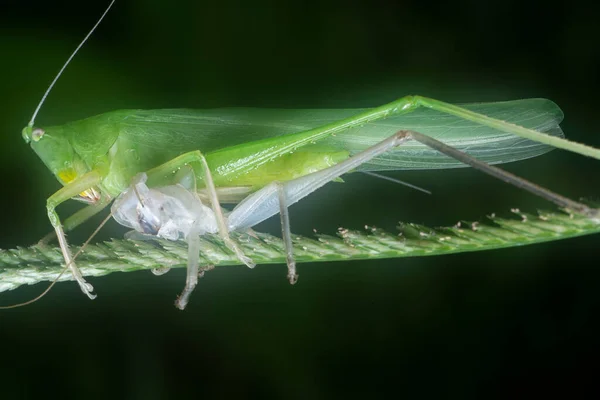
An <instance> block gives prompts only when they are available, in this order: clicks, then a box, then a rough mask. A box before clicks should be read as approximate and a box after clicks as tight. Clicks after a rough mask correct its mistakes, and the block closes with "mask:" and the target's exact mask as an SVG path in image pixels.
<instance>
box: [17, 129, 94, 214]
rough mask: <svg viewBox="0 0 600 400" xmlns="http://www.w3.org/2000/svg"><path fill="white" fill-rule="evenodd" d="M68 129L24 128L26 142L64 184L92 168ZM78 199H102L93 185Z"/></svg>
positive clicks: (90, 200) (92, 201)
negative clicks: (82, 155)
mask: <svg viewBox="0 0 600 400" xmlns="http://www.w3.org/2000/svg"><path fill="white" fill-rule="evenodd" d="M68 129H69V128H68V126H56V127H50V128H47V129H41V128H33V127H32V126H27V127H25V128H24V129H23V138H24V139H25V142H27V143H29V144H30V145H31V148H32V149H33V151H35V153H36V154H37V155H38V157H40V159H41V160H42V161H43V162H44V164H46V167H48V169H49V170H50V171H51V172H52V173H53V174H54V176H56V178H57V179H58V180H59V182H60V183H62V184H63V185H67V184H69V183H71V182H72V181H74V180H75V179H76V178H78V177H80V176H82V175H84V174H85V173H87V172H89V170H90V168H89V167H88V166H87V165H86V163H85V162H84V161H83V160H82V159H81V157H80V156H79V154H78V153H77V152H76V151H75V149H74V148H73V145H72V144H71V142H70V140H69V131H68ZM76 199H77V200H81V201H83V202H86V203H95V202H97V201H98V200H99V199H100V192H99V191H98V189H96V188H93V187H92V188H89V189H88V190H85V191H84V192H82V193H80V194H79V196H77V197H76Z"/></svg>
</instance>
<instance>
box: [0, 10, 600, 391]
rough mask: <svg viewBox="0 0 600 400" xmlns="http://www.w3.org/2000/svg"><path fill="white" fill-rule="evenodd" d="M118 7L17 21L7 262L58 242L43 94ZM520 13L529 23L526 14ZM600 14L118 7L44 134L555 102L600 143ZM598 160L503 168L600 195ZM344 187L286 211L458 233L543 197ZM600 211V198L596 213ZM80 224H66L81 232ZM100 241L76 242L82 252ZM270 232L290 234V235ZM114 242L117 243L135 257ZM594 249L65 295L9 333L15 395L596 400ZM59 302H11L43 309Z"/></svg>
mask: <svg viewBox="0 0 600 400" xmlns="http://www.w3.org/2000/svg"><path fill="white" fill-rule="evenodd" d="M106 3H107V1H105V0H102V1H99V0H94V1H90V2H81V1H74V0H70V1H63V0H59V1H43V2H42V1H24V0H12V1H11V0H9V1H6V0H4V1H3V2H2V4H1V5H0V72H1V75H0V76H1V77H0V152H1V156H0V174H1V184H2V196H0V202H1V204H0V209H1V210H2V224H3V229H2V232H0V247H1V248H13V247H15V246H19V245H20V246H23V245H29V244H32V243H34V242H35V241H36V240H38V239H39V238H40V237H41V236H42V235H44V234H45V233H47V232H48V231H49V230H50V225H49V223H48V221H47V218H46V215H45V207H44V205H45V199H46V198H47V197H48V196H49V195H50V194H51V193H53V192H54V191H55V190H56V189H57V188H58V187H59V184H58V183H57V182H56V180H55V179H54V178H53V177H52V176H50V174H49V172H48V171H46V170H45V168H44V166H43V164H42V163H41V162H40V161H39V160H38V159H37V158H36V156H35V154H34V153H33V152H32V151H30V149H29V148H28V146H26V145H25V143H23V141H22V139H21V133H20V132H21V129H22V127H23V126H24V125H25V124H26V123H27V121H28V120H29V118H30V116H31V113H32V112H33V110H34V108H35V105H36V104H37V102H38V101H39V99H40V97H41V95H42V93H43V91H44V90H45V88H46V87H47V85H48V83H49V82H50V80H51V79H52V77H53V76H54V74H55V73H56V72H57V70H58V69H59V67H60V65H61V64H62V63H63V62H64V60H65V59H66V58H67V57H68V55H69V53H70V52H71V51H72V50H73V49H74V47H75V46H76V45H77V43H78V41H79V40H80V39H81V38H82V37H83V36H84V35H85V33H86V32H87V30H88V29H89V28H90V27H91V26H92V25H93V23H94V21H95V20H96V18H97V17H98V16H99V14H100V13H101V12H102V9H103V7H105V5H106ZM524 3H526V4H524ZM597 15H598V10H594V9H592V8H591V7H590V6H589V5H588V4H586V3H585V2H583V1H565V2H562V3H561V2H557V3H549V2H544V3H541V2H522V1H514V0H508V1H506V0H505V1H487V2H486V1H464V0H462V1H455V2H444V3H437V2H425V1H420V2H419V1H405V2H402V1H398V2H392V1H381V0H375V1H363V2H359V1H348V0H345V1H341V0H339V1H333V0H327V1H325V0H324V1H306V2H294V3H281V2H277V1H253V2H236V1H230V2H203V1H142V0H137V1H133V0H132V1H119V2H118V3H117V4H116V7H115V8H114V9H113V11H112V12H111V13H110V14H109V16H108V17H107V19H106V22H105V23H104V24H103V25H102V26H101V28H100V29H99V30H98V32H97V33H96V34H95V35H94V36H93V38H92V40H90V42H89V43H88V44H87V45H86V46H85V47H84V49H83V51H82V52H81V53H80V54H79V55H78V56H77V57H76V59H75V61H74V62H73V64H72V65H70V66H69V68H68V69H67V72H66V74H65V75H64V77H63V78H62V79H61V80H60V81H59V83H58V85H57V86H56V89H55V90H54V91H53V92H52V94H51V95H50V97H49V98H48V102H47V103H46V104H45V106H44V107H43V108H42V111H41V113H40V115H39V118H38V121H37V122H38V123H39V124H40V125H48V124H60V123H64V122H67V121H71V120H75V119H78V118H83V117H86V116H90V115H94V114H98V113H102V112H105V111H109V110H114V109H120V108H161V107H171V108H174V107H189V108H205V107H221V106H256V107H365V106H375V105H380V104H383V103H385V102H389V101H391V100H393V99H395V98H397V97H400V96H402V95H406V94H422V95H427V96H430V97H435V98H439V99H442V100H446V101H449V102H470V101H494V100H510V99H517V98H528V97H547V98H550V99H552V100H554V101H555V102H557V104H559V105H560V106H561V108H562V109H563V110H564V112H565V114H566V119H565V121H564V124H563V128H564V130H565V132H566V133H567V135H568V136H569V137H570V138H572V139H574V140H577V141H581V142H586V143H589V144H592V145H595V146H600V137H599V136H598V134H597V133H598V131H599V128H598V118H597V115H598V109H597V101H596V99H597V96H598V89H600V85H599V82H598V72H599V71H600V69H599V67H600V51H599V50H598V39H599V37H598V36H599V35H598V30H597V28H596V26H595V25H596V24H597V18H596V16H597ZM598 165H599V164H598V163H597V162H594V161H591V160H587V159H583V158H582V157H578V156H575V155H570V154H566V153H564V152H558V151H556V152H552V153H550V154H548V155H545V156H543V157H540V158H538V159H535V160H529V161H525V162H520V163H515V164H512V165H508V166H507V167H506V168H507V169H509V170H511V171H513V172H516V173H518V174H521V175H523V176H526V177H527V178H529V179H531V180H534V181H535V182H538V183H540V184H542V185H545V186H548V187H550V188H552V189H554V190H556V191H558V192H560V193H563V194H565V195H568V196H570V197H572V198H578V197H581V196H592V198H595V199H597V198H598V187H597V182H598V172H600V168H599V167H598ZM394 176H397V177H399V178H401V179H405V180H407V181H410V182H413V183H416V184H419V185H421V186H424V187H426V188H428V189H430V190H432V191H433V192H434V195H432V196H426V195H423V194H421V193H418V192H416V191H411V190H409V189H407V188H404V187H400V186H397V185H394V184H391V183H389V182H385V181H381V180H375V179H373V178H370V177H366V176H350V177H348V179H347V183H346V184H344V185H340V184H337V185H333V184H332V185H330V186H328V187H326V188H324V189H323V190H322V191H320V192H319V193H315V194H314V195H313V196H311V197H309V198H308V199H306V200H305V201H303V202H301V203H300V204H298V205H296V206H294V207H293V208H292V209H291V219H292V220H291V221H292V227H293V231H294V232H297V233H302V234H310V233H311V231H312V229H313V228H316V229H318V230H319V231H321V232H325V233H333V232H334V231H335V229H336V228H337V227H338V226H344V227H348V228H360V227H362V226H363V225H364V224H370V225H377V226H381V227H385V228H388V229H393V227H394V225H395V223H396V221H399V220H402V221H409V222H418V223H427V224H431V225H442V224H453V223H454V222H456V221H457V220H459V219H464V220H480V219H482V218H484V216H485V215H486V214H489V213H491V212H496V213H497V214H501V215H502V214H503V215H508V214H509V211H508V210H509V209H510V208H511V207H520V208H521V209H524V210H528V211H533V210H535V209H536V208H538V207H541V208H549V207H551V206H550V205H547V204H545V203H544V202H543V201H541V200H537V199H535V198H532V197H531V196H529V195H527V194H523V193H521V192H519V191H518V190H516V189H512V188H510V187H507V186H506V185H504V184H502V183H498V182H495V181H493V180H492V179H490V178H487V177H482V176H481V175H480V174H478V173H476V172H473V171H470V170H467V169H464V170H453V171H438V172H410V173H395V174H394ZM594 196H595V197H594ZM76 207H77V205H71V206H66V205H65V206H62V208H61V209H60V212H61V213H62V215H67V214H68V213H70V212H72V210H74V209H75V208H76ZM93 228H94V223H90V224H89V226H88V227H87V228H82V229H80V230H78V231H76V232H74V233H72V234H71V235H70V236H69V238H70V240H71V241H72V242H73V243H81V242H82V241H83V240H84V238H85V237H86V235H87V234H88V233H89V232H90V231H91V230H92V229H93ZM258 230H263V231H269V232H272V233H275V234H277V233H278V231H279V227H278V221H277V220H274V221H269V222H267V223H264V224H263V225H262V226H260V227H259V228H258ZM124 231H125V230H124V229H122V228H121V227H119V226H117V224H116V223H112V224H111V226H110V227H107V228H106V229H105V230H104V232H103V234H102V238H104V239H106V238H110V237H121V236H122V234H123V232H124ZM597 248H598V237H593V236H592V237H584V238H579V239H574V240H566V241H562V242H557V243H550V244H545V245H537V246H531V247H524V248H517V249H511V250H500V251H491V252H486V253H473V254H464V255H455V256H448V257H434V258H418V259H400V260H387V261H371V262H367V261H365V262H351V263H330V264H307V265H301V266H300V281H299V283H298V284H297V285H296V286H295V287H290V285H288V284H287V282H286V280H285V267H284V266H258V267H257V268H256V269H255V270H253V271H251V270H248V269H246V268H242V267H223V268H219V269H218V270H216V271H213V272H210V273H209V274H207V276H206V277H205V278H204V279H203V280H202V281H201V283H200V285H199V287H198V288H197V290H196V293H195V294H194V296H193V298H192V302H191V304H190V306H189V308H188V310H186V311H185V312H180V311H178V310H176V309H175V308H174V307H173V301H174V299H175V296H176V294H177V293H178V292H179V291H180V289H181V287H182V285H183V282H184V279H185V278H184V270H182V269H180V270H177V271H172V272H171V273H169V274H167V275H165V276H162V277H155V276H153V275H151V274H150V273H149V272H139V273H128V274H120V273H116V274H113V275H110V276H108V277H104V278H97V279H92V283H93V284H94V286H95V288H96V290H97V292H98V294H99V297H98V299H96V300H95V301H89V300H87V299H86V298H85V297H84V296H83V295H82V294H81V292H80V290H79V288H78V287H77V285H75V284H74V283H62V284H59V285H57V286H56V288H55V289H54V290H53V291H52V292H51V294H49V295H48V296H47V297H46V298H45V299H44V300H43V301H41V302H38V303H36V304H35V305H32V306H30V307H27V308H22V309H16V310H11V311H2V312H1V313H0V348H1V349H2V350H1V351H0V354H1V357H0V397H2V398H6V399H12V398H39V397H40V396H41V395H44V396H45V395H49V394H51V393H54V392H60V393H61V394H62V395H63V398H84V397H85V398H104V399H106V398H140V399H154V398H157V399H158V398H181V399H183V398H190V397H189V396H190V395H193V396H194V397H192V398H199V396H200V395H203V396H206V397H209V398H210V397H227V396H236V397H257V398H338V397H340V398H341V397H364V398H366V397H373V396H378V395H379V396H381V395H383V394H388V395H394V396H397V397H400V396H402V397H407V396H413V395H415V394H417V395H419V396H420V397H429V396H431V395H442V396H444V397H458V398H465V397H477V398H481V397H484V396H485V397H506V396H514V395H517V396H521V395H528V394H534V393H539V392H540V391H552V392H555V391H558V390H564V391H565V393H569V394H571V395H574V394H576V393H578V392H583V391H585V390H587V389H590V388H591V387H592V381H593V378H595V373H594V370H593V367H591V368H588V367H587V366H586V362H592V363H596V362H597V361H596V360H597V357H596V356H597V349H598V345H597V343H598V338H597V336H598V334H599V333H600V330H599V329H598V323H597V320H598V318H600V296H599V294H598V292H599V289H600V279H599V278H600V273H599V272H598V269H597V264H598V255H599V251H598V250H597ZM45 287H46V285H45V284H42V285H37V286H34V287H27V288H21V289H18V290H16V291H14V292H10V293H2V294H1V295H0V302H1V303H2V304H11V303H15V302H18V301H23V300H27V299H29V298H31V297H33V296H35V295H37V294H38V293H40V292H41V291H42V290H43V289H44V288H45Z"/></svg>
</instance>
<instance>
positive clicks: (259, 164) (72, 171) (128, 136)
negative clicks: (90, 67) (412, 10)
mask: <svg viewBox="0 0 600 400" xmlns="http://www.w3.org/2000/svg"><path fill="white" fill-rule="evenodd" d="M113 4H114V0H113V1H112V2H111V3H110V5H109V7H108V8H107V10H106V11H105V12H104V14H103V15H102V17H101V18H100V19H99V21H98V22H97V23H96V25H95V26H94V28H93V29H92V30H91V31H90V33H89V34H88V35H87V36H86V38H85V39H84V40H83V42H82V43H81V44H80V45H79V46H78V47H77V49H76V50H75V52H74V53H73V54H72V55H71V56H70V57H69V59H68V60H67V62H66V63H65V65H64V66H63V68H62V69H61V71H60V72H59V74H58V75H57V76H56V78H55V79H54V80H53V82H52V84H51V85H50V87H49V88H48V90H47V91H46V93H45V94H44V96H43V97H42V101H41V102H40V104H39V105H38V107H37V108H36V110H35V112H34V114H33V117H32V119H31V121H30V123H29V124H28V125H27V126H26V127H25V128H24V129H23V131H22V136H23V138H24V139H25V141H26V142H27V143H29V144H30V145H31V147H32V149H33V150H34V151H35V152H36V154H38V156H39V157H40V158H41V159H42V161H43V162H44V163H45V164H46V166H47V167H48V169H49V170H50V171H51V172H52V173H53V174H54V175H55V176H56V178H57V179H58V181H59V182H60V183H61V184H62V185H63V187H62V188H61V189H60V190H58V191H57V192H56V193H54V194H53V195H52V196H50V197H49V198H48V199H47V204H46V208H47V213H48V218H49V220H50V222H51V224H52V226H53V227H54V229H55V233H56V236H57V238H58V242H59V244H60V247H61V250H62V252H63V256H64V258H65V263H66V264H67V265H69V267H70V269H71V272H72V274H73V275H74V277H75V278H76V280H77V281H78V283H79V285H80V287H81V289H82V291H83V292H84V293H86V294H87V295H88V296H89V297H90V298H94V297H95V295H94V294H93V293H92V292H93V287H92V286H91V285H90V284H89V283H87V282H86V281H85V279H84V278H83V275H82V274H81V272H80V271H79V269H78V268H77V266H76V264H75V263H74V262H73V257H72V255H71V252H70V248H69V245H68V242H67V240H66V236H65V232H66V231H70V230H72V229H73V228H75V227H76V226H78V225H79V224H81V223H83V222H85V221H87V220H88V219H89V218H90V217H92V216H93V215H95V214H97V213H98V212H100V211H101V210H102V209H104V208H105V207H106V206H108V205H109V204H110V203H111V202H112V200H113V199H114V198H116V197H118V196H119V194H121V193H122V192H124V191H125V190H126V189H127V188H128V187H129V186H130V184H131V183H132V181H133V178H134V177H135V176H136V175H137V174H138V173H141V172H145V173H146V174H147V176H148V186H149V187H162V186H168V185H172V184H173V183H175V182H177V181H178V179H179V177H178V172H179V171H180V170H181V169H182V168H191V169H192V170H193V172H194V180H195V185H196V187H197V190H198V191H205V192H206V193H208V194H209V195H210V203H211V207H212V209H213V211H214V212H215V214H216V216H217V221H218V222H219V233H220V235H221V237H222V238H223V239H224V241H225V243H227V244H228V246H229V247H230V248H231V249H232V250H233V251H235V252H236V254H237V255H238V257H239V258H240V259H242V260H244V262H245V263H246V264H247V265H249V266H251V263H250V262H249V260H246V259H245V258H244V255H243V253H241V251H240V250H239V248H237V247H236V245H235V244H234V243H232V242H231V240H230V239H229V238H228V235H227V227H226V226H225V223H224V221H225V220H224V218H223V217H222V216H220V214H221V211H220V210H221V209H220V206H219V202H220V198H219V193H221V192H228V193H238V192H236V190H238V189H240V188H241V189H242V190H241V191H240V193H241V192H245V193H246V194H247V193H251V192H255V191H257V190H259V189H261V188H263V187H265V186H268V185H269V184H271V183H272V182H287V181H293V180H295V179H299V178H301V177H303V176H307V175H309V174H311V173H315V172H318V171H323V170H326V169H327V168H330V167H332V166H334V165H338V164H340V163H341V162H343V161H345V160H347V159H349V157H350V156H351V155H355V154H357V153H359V152H360V151H364V150H365V149H367V148H369V147H370V146H372V145H374V144H375V143H379V142H381V141H382V140H384V139H385V138H387V137H389V136H390V135H391V134H392V133H393V132H395V131H397V130H399V129H407V130H414V131H418V132H420V133H421V134H424V135H427V136H431V137H434V138H435V137H437V138H438V139H443V140H444V141H445V143H446V144H447V145H449V146H452V147H462V148H469V149H472V154H473V155H475V156H479V155H480V154H484V155H485V157H483V158H482V157H479V158H482V161H484V162H492V163H501V162H510V161H516V160H520V159H525V158H529V157H533V156H537V155H539V154H542V153H544V152H546V151H548V150H549V149H550V148H549V147H548V146H552V147H556V148H562V149H566V150H569V151H574V152H576V153H579V154H582V155H586V156H590V157H594V158H596V159H600V150H598V149H595V148H592V147H589V146H586V145H583V144H579V143H573V142H570V141H567V140H565V139H563V138H562V137H561V136H562V131H561V130H560V127H559V125H558V124H559V122H560V120H561V119H562V113H561V111H560V109H558V107H557V106H556V105H555V104H554V103H552V102H551V101H549V100H543V99H529V100H518V101H513V102H499V103H487V104H485V103H479V104H473V105H463V106H456V105H452V104H448V103H444V102H441V101H438V100H434V99H430V98H427V97H423V96H406V97H403V98H400V99H398V100H396V101H393V102H391V103H388V104H385V105H383V106H380V107H376V108H372V109H357V110H347V109H346V110H259V109H216V110H204V111H202V110H117V111H112V112H108V113H105V114H101V115H97V116H94V117H90V118H87V119H84V120H80V121H74V122H70V123H67V124H64V125H61V126H54V127H38V126H35V123H34V120H35V118H36V116H37V114H38V112H39V110H40V108H41V106H42V104H43V102H44V101H45V99H46V97H47V95H48V93H49V92H50V90H51V88H52V87H53V85H54V84H55V82H56V81H57V79H58V78H59V76H60V75H61V73H62V72H63V71H64V69H65V67H66V66H67V65H68V63H69V62H70V61H71V59H72V58H73V56H74V55H75V54H76V53H77V51H78V50H79V49H80V48H81V46H82V45H83V43H85V41H86V40H87V38H89V36H90V35H91V33H92V32H93V31H94V29H95V28H96V27H97V26H98V24H99V23H100V21H101V20H102V18H104V16H105V15H106V13H107V12H108V10H109V9H110V7H111V6H112V5H113ZM425 109H426V110H428V111H427V112H428V113H430V114H427V113H423V112H422V111H423V110H425ZM525 114H526V115H525ZM523 115H525V117H523ZM215 121H221V122H222V123H221V124H218V123H217V124H216V123H215ZM231 121H237V124H236V123H233V124H225V123H224V122H231ZM457 121H458V122H460V123H461V124H463V125H462V127H461V129H460V130H458V131H456V130H453V129H452V128H453V127H455V125H456V122H457ZM521 125H523V126H521ZM440 127H441V128H442V129H441V131H440V129H437V128H440ZM436 129H437V130H436ZM220 132H227V135H219V133H220ZM545 133H549V134H545ZM523 138H524V139H529V140H531V141H533V142H537V143H541V144H542V145H539V144H535V143H532V142H527V141H523ZM459 165H460V162H454V161H449V160H448V158H446V157H445V156H443V155H441V154H439V153H437V151H434V150H427V148H426V147H425V146H422V145H415V146H412V147H411V146H408V145H407V146H406V148H402V149H399V150H397V151H395V152H393V153H392V154H391V155H386V157H379V158H374V159H373V160H371V161H370V162H369V163H366V164H363V165H362V167H361V168H362V169H364V170H368V171H377V170H386V169H433V168H454V167H457V166H459ZM238 196H239V197H236V196H235V195H234V196H233V197H232V198H231V199H230V201H232V202H237V201H240V200H241V199H242V198H243V197H245V196H242V195H241V194H239V193H238ZM69 199H77V200H80V201H83V202H86V203H88V206H87V207H86V208H84V209H82V210H80V211H78V212H77V213H75V214H74V215H72V216H71V217H69V218H67V219H66V220H65V221H64V223H63V222H62V221H61V219H60V218H59V216H58V213H57V212H56V207H57V206H59V205H60V204H62V203H63V202H65V201H67V200H69Z"/></svg>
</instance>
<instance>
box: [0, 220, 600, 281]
mask: <svg viewBox="0 0 600 400" xmlns="http://www.w3.org/2000/svg"><path fill="white" fill-rule="evenodd" d="M518 215H519V217H520V218H496V217H490V221H487V222H485V223H473V224H461V225H462V226H460V227H458V226H454V227H445V228H436V229H431V228H428V227H425V226H420V225H415V224H404V223H401V224H400V226H399V227H398V229H399V232H394V233H390V232H385V231H382V230H379V229H373V228H372V229H369V230H368V231H362V232H359V231H350V230H345V229H340V231H339V232H338V233H337V236H328V235H317V237H316V239H311V238H307V237H297V236H294V246H295V249H294V251H295V255H296V259H297V261H298V262H326V261H345V260H364V259H381V258H400V257H416V256H432V255H445V254H452V253H461V252H468V251H483V250H491V249H498V248H505V247H513V246H522V245H527V244H534V243H542V242H549V241H554V240H559V239H566V238H572V237H576V236H582V235H589V234H593V233H599V232H600V221H598V220H591V219H589V218H585V217H582V216H578V215H568V214H565V213H562V212H551V213H549V212H543V213H540V214H539V215H531V214H524V213H518ZM234 238H235V239H236V240H237V241H238V242H239V243H240V245H241V246H242V248H243V249H244V251H245V252H246V254H247V255H249V256H251V257H252V258H253V259H254V261H256V262H257V263H258V264H281V263H285V251H284V249H283V244H282V241H281V239H279V238H276V237H274V236H271V235H267V234H263V233H257V235H256V237H251V236H249V235H247V234H241V235H240V234H236V235H234ZM77 250H78V249H77V248H75V249H74V253H75V252H76V251H77ZM186 258H187V244H186V243H185V242H169V241H148V242H136V241H129V240H117V239H114V240H112V241H110V242H105V243H100V244H96V245H90V246H89V247H88V248H87V249H86V251H85V252H84V253H83V254H82V255H81V256H80V257H79V258H78V261H77V264H78V266H79V267H80V268H81V270H82V272H83V274H84V275H85V276H103V275H107V274H110V273H112V272H119V271H120V272H131V271H138V270H146V269H153V268H161V267H165V266H168V267H184V266H185V263H186ZM201 263H203V264H204V265H215V266H221V265H239V264H240V262H239V261H238V260H237V258H236V257H235V256H234V255H233V254H231V253H230V251H229V250H227V248H226V247H225V246H224V245H223V243H222V242H220V240H219V239H218V238H216V237H214V236H210V237H205V238H203V239H202V243H201ZM62 264H63V257H62V255H61V253H60V250H59V249H58V248H54V247H40V246H32V247H29V248H18V249H13V250H0V292H2V291H6V290H12V289H15V288H17V287H19V286H21V285H25V284H29V285H31V284H35V283H38V282H41V281H51V280H54V279H55V278H56V276H57V275H58V274H59V273H60V272H61V271H62V269H63V267H62ZM399 265H401V264H399ZM61 280H71V275H70V274H68V273H66V274H64V275H63V276H62V277H61Z"/></svg>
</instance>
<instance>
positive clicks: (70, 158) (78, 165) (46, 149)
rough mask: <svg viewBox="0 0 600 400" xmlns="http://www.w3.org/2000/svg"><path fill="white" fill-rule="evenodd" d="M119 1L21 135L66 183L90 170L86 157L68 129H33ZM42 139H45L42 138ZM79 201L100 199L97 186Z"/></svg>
mask: <svg viewBox="0 0 600 400" xmlns="http://www.w3.org/2000/svg"><path fill="white" fill-rule="evenodd" d="M115 1H116V0H112V1H111V2H110V4H109V5H108V7H107V8H106V10H104V13H103V14H102V16H101V17H100V18H99V19H98V21H97V22H96V24H95V25H94V26H93V27H92V29H91V30H90V31H89V33H88V34H87V35H86V36H85V37H84V38H83V40H82V41H81V43H79V45H78V46H77V48H76V49H75V51H73V53H71V55H70V56H69V58H68V59H67V61H66V62H65V63H64V65H63V66H62V68H61V69H60V71H58V74H56V76H55V77H54V79H53V80H52V82H51V83H50V85H49V86H48V89H46V92H45V93H44V95H43V96H42V99H41V100H40V102H39V103H38V105H37V107H36V108H35V111H34V112H33V115H32V117H31V121H30V122H29V124H28V125H27V126H26V127H25V128H24V129H23V131H22V135H23V139H25V142H27V143H31V147H32V148H33V150H34V151H35V152H36V153H37V155H38V156H39V157H40V158H41V159H42V161H43V162H44V164H46V166H47V167H48V168H49V169H50V171H52V173H53V174H54V175H55V176H56V177H57V178H58V180H59V181H60V182H61V183H62V184H63V185H67V184H68V183H70V182H72V181H73V180H74V179H76V178H77V177H79V176H81V175H83V174H84V173H86V172H88V170H89V169H88V168H87V166H86V164H85V163H84V162H83V160H82V159H81V158H80V157H79V155H78V154H77V152H76V151H75V150H74V149H73V146H72V144H71V143H70V142H69V137H68V136H67V134H66V133H65V132H64V130H65V128H62V127H54V128H48V129H41V128H34V123H35V118H36V117H37V115H38V113H39V111H40V109H41V108H42V105H43V104H44V102H45V101H46V98H47V97H48V94H50V91H51V90H52V88H53V87H54V84H56V82H57V81H58V78H60V76H61V75H62V73H63V72H64V70H65V68H67V65H69V64H70V63H71V60H72V59H73V57H75V55H76V54H77V53H78V52H79V49H81V47H82V46H83V45H84V44H85V42H87V40H88V39H89V37H90V36H91V35H92V33H94V31H95V30H96V28H97V27H98V25H100V22H102V20H103V19H104V17H105V16H106V14H108V11H109V10H110V9H111V7H112V6H113V4H114V3H115ZM42 139H43V140H42ZM77 199H78V200H82V201H85V202H87V203H95V202H96V201H98V200H99V199H100V193H99V191H98V190H97V189H95V188H90V189H89V190H86V191H85V192H82V193H81V194H80V195H79V196H78V197H77Z"/></svg>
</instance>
